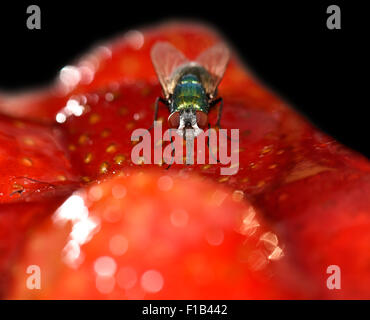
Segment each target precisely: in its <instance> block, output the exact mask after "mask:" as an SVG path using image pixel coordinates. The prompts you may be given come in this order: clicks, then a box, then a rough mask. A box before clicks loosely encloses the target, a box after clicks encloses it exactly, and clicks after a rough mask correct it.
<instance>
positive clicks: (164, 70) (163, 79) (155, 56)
mask: <svg viewBox="0 0 370 320" xmlns="http://www.w3.org/2000/svg"><path fill="white" fill-rule="evenodd" d="M151 57H152V63H153V66H154V69H155V71H156V73H157V76H158V79H159V82H160V83H161V85H162V89H163V92H164V94H165V96H166V98H168V97H169V95H170V94H172V93H173V90H174V88H175V85H176V83H174V81H173V79H172V74H173V71H174V70H176V69H177V68H178V67H179V66H180V65H183V64H185V63H188V62H189V60H188V59H187V58H186V57H185V56H184V55H183V54H182V53H181V52H180V51H179V50H177V49H176V48H175V47H174V46H173V45H172V44H170V43H168V42H157V43H156V44H155V45H154V46H153V48H152V51H151Z"/></svg>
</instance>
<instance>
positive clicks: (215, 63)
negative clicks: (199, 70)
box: [195, 43, 230, 97]
mask: <svg viewBox="0 0 370 320" xmlns="http://www.w3.org/2000/svg"><path fill="white" fill-rule="evenodd" d="M229 58H230V52H229V49H228V48H227V47H226V46H225V45H224V44H222V43H219V44H216V45H214V46H213V47H211V48H209V49H207V50H206V51H204V52H203V53H201V54H200V55H199V56H198V57H197V59H196V60H195V61H196V62H197V63H199V64H200V65H202V66H203V67H204V68H205V69H206V70H207V71H208V72H209V74H210V75H211V77H210V78H209V79H208V80H206V81H205V83H203V86H204V89H205V90H206V93H207V94H208V95H209V96H210V97H214V95H215V93H216V90H217V86H218V85H219V83H220V82H221V80H222V77H223V75H224V73H225V70H226V67H227V63H228V62H229Z"/></svg>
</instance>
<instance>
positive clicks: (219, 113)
mask: <svg viewBox="0 0 370 320" xmlns="http://www.w3.org/2000/svg"><path fill="white" fill-rule="evenodd" d="M218 103H220V107H219V108H218V113H217V121H216V127H217V128H219V129H222V128H221V117H222V109H223V108H224V100H223V99H222V97H219V98H217V99H216V100H213V101H212V102H211V103H210V107H214V106H215V105H217V104H218ZM226 138H227V139H228V140H230V141H232V140H233V139H232V138H231V137H229V136H228V135H226ZM236 141H239V140H236Z"/></svg>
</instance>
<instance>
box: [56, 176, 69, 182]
mask: <svg viewBox="0 0 370 320" xmlns="http://www.w3.org/2000/svg"><path fill="white" fill-rule="evenodd" d="M57 179H58V180H59V181H66V180H67V178H66V176H64V175H62V174H61V175H59V176H57Z"/></svg>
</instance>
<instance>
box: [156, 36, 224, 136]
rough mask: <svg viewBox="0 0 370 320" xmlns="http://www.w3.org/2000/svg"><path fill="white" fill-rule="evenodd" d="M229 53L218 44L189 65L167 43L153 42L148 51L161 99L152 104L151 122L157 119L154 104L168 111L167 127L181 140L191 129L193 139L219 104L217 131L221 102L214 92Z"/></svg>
mask: <svg viewBox="0 0 370 320" xmlns="http://www.w3.org/2000/svg"><path fill="white" fill-rule="evenodd" d="M229 57H230V53H229V50H228V48H227V47H226V46H225V45H224V44H222V43H219V44H216V45H214V46H213V47H211V48H209V49H207V50H206V51H204V52H203V53H201V54H200V55H199V56H198V57H197V58H196V59H195V61H189V60H188V59H187V58H186V57H185V56H184V55H183V54H182V53H181V52H180V51H179V50H177V49H176V48H175V47H174V46H172V45H171V44H170V43H168V42H157V43H156V44H155V45H154V46H153V48H152V50H151V58H152V63H153V66H154V69H155V71H156V73H157V76H158V79H159V82H160V83H161V86H162V90H163V95H164V97H158V98H157V99H156V101H155V111H154V121H156V120H157V116H158V104H159V102H162V103H163V104H164V105H166V106H167V107H168V110H169V112H170V115H169V117H168V125H169V127H170V128H173V129H177V133H178V134H179V135H181V136H183V137H184V138H186V137H187V134H186V132H187V131H189V130H186V129H192V130H190V131H192V136H193V137H197V136H198V135H199V134H200V133H201V132H202V131H203V129H204V128H205V127H207V124H208V126H209V123H208V113H209V111H210V109H211V108H212V107H214V106H216V105H217V104H220V106H219V109H218V115H217V121H216V126H217V127H220V121H221V115H222V108H223V99H222V97H218V96H217V88H218V85H219V84H220V82H221V80H222V77H223V75H224V73H225V70H226V67H227V64H228V61H229Z"/></svg>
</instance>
